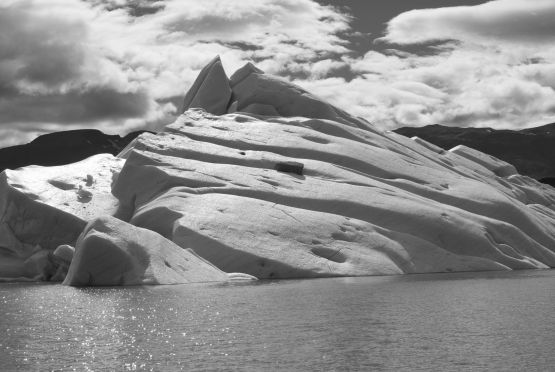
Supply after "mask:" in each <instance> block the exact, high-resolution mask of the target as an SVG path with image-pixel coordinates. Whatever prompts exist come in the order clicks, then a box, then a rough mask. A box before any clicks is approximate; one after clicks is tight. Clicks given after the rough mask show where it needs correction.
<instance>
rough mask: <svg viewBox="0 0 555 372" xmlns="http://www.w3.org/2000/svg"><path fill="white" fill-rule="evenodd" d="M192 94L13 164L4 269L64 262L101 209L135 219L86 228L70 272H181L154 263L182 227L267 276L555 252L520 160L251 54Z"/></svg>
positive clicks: (554, 195)
mask: <svg viewBox="0 0 555 372" xmlns="http://www.w3.org/2000/svg"><path fill="white" fill-rule="evenodd" d="M184 109H185V110H186V111H185V112H184V113H183V115H181V116H180V117H179V118H178V120H177V121H176V122H175V123H173V124H171V125H169V126H167V127H166V129H165V131H164V132H162V133H159V134H150V133H145V134H143V135H141V136H139V137H138V138H136V139H135V140H134V141H133V142H131V143H130V144H129V145H128V146H127V147H126V148H125V149H124V150H123V151H122V152H121V153H120V155H118V158H113V157H100V158H99V157H93V158H91V159H88V160H86V161H84V162H81V163H76V164H73V165H70V166H64V167H54V168H33V167H28V168H23V169H20V170H17V171H6V172H4V173H2V175H1V177H0V195H1V197H0V216H2V217H1V218H0V229H1V230H0V247H1V251H0V252H1V257H0V259H1V260H0V276H1V277H10V278H19V277H25V278H34V279H39V280H48V279H51V278H58V277H59V271H60V270H59V266H58V267H56V257H57V256H56V255H52V254H51V252H53V251H54V250H55V249H56V247H58V246H59V245H64V244H68V245H71V246H74V245H75V242H76V240H77V237H78V236H79V234H80V233H81V232H82V230H83V229H84V228H85V225H86V223H87V221H91V220H95V219H96V218H97V217H99V216H104V215H113V216H115V217H117V218H118V219H119V220H121V221H124V222H121V223H120V222H118V221H117V220H113V219H108V221H111V222H109V224H113V225H114V226H116V225H117V226H116V227H117V228H109V229H108V230H106V231H109V233H106V231H104V230H103V229H104V228H103V227H102V226H104V225H106V223H104V222H102V223H100V222H98V221H99V220H96V221H97V222H95V223H93V224H92V225H89V228H87V229H85V232H84V233H83V234H84V235H83V236H84V237H83V239H82V241H81V243H79V244H77V247H76V253H75V256H74V258H73V260H72V261H71V266H70V270H69V272H70V275H68V277H67V280H66V284H72V285H82V284H91V278H92V284H94V283H97V284H98V283H102V284H104V283H108V284H138V283H144V281H145V280H146V282H152V283H154V282H158V283H166V282H171V280H170V279H167V278H168V275H169V274H168V273H166V272H164V271H158V273H159V274H156V275H150V274H149V275H144V273H146V272H150V271H149V270H151V269H149V267H157V268H161V269H163V270H165V269H164V267H166V268H167V266H162V265H161V262H162V261H163V260H166V261H167V262H168V263H169V264H170V265H172V266H173V265H174V264H177V263H179V262H181V261H180V260H182V257H181V254H180V253H177V252H180V251H176V250H175V247H176V246H175V245H173V244H172V243H171V242H173V243H175V244H177V245H178V246H180V247H181V248H183V249H191V250H193V251H194V252H195V253H196V254H197V255H199V256H200V257H202V259H204V260H206V261H208V262H210V263H211V264H213V265H215V266H216V267H217V268H219V269H220V270H222V271H223V272H227V273H232V272H242V273H246V274H250V275H253V276H255V277H258V278H301V277H302V278H304V277H328V276H356V275H382V274H404V273H427V272H450V271H476V270H511V269H533V268H548V267H553V266H555V252H554V251H555V204H554V202H555V189H553V188H550V187H549V186H545V185H542V184H540V183H538V182H537V181H535V180H533V179H531V178H528V177H525V176H521V175H519V174H517V173H516V171H515V170H514V167H512V166H511V165H510V164H508V163H505V162H503V161H500V160H498V159H496V158H493V157H490V156H488V155H485V154H482V153H480V152H477V151H475V150H472V149H469V148H466V147H458V148H455V149H453V151H444V150H442V149H440V148H438V147H437V146H434V145H432V144H430V143H427V142H426V141H424V140H422V139H419V138H413V139H409V138H406V137H404V136H401V135H397V134H395V133H392V132H382V131H380V130H379V129H377V128H374V127H373V126H372V125H371V124H370V123H368V122H366V121H365V120H363V119H360V118H355V117H353V116H351V115H349V114H348V113H346V112H344V111H342V110H340V109H338V108H336V107H334V106H332V105H330V104H328V103H326V102H323V101H322V100H320V99H319V98H317V97H315V96H313V95H311V94H310V93H309V92H306V91H305V90H303V89H302V88H300V87H298V86H295V85H292V84H290V83H289V82H287V81H285V80H282V79H279V78H275V77H272V76H269V75H266V74H264V73H263V72H262V71H260V70H259V69H257V68H256V67H254V66H253V65H251V64H247V65H245V66H244V67H243V68H241V69H240V70H238V71H237V72H236V73H235V74H233V76H231V78H227V75H226V73H225V71H224V70H223V67H222V64H221V61H220V60H219V58H216V59H214V60H213V61H212V62H210V63H209V64H208V65H207V67H206V68H205V69H203V71H202V72H201V74H200V75H199V77H198V79H197V81H196V82H195V83H194V84H193V86H192V87H191V89H190V90H189V92H188V93H187V95H186V98H185V100H184ZM123 162H125V163H124V164H123V167H121V165H122V163H123ZM106 218H107V217H106ZM102 221H104V220H102ZM98 224H99V225H98ZM131 225H134V226H136V227H138V228H142V229H147V230H151V231H152V232H155V233H158V234H160V235H161V236H162V237H164V238H166V239H167V240H169V241H166V240H164V238H162V237H160V236H159V235H155V236H156V239H154V238H152V239H154V240H152V239H151V238H144V239H142V238H138V240H137V239H136V240H133V239H135V238H133V237H134V236H135V235H134V234H137V235H136V236H139V237H140V236H142V235H143V234H144V235H145V236H147V235H149V233H148V231H145V230H142V229H137V230H135V227H133V226H131ZM90 226H93V227H90ZM98 226H100V227H99V228H98V229H97V227H98ZM122 226H123V227H122ZM101 227H102V228H101ZM99 229H100V230H99ZM97 231H100V232H102V231H104V232H103V233H102V234H104V235H103V236H104V237H103V238H102V239H101V241H100V242H99V245H95V244H92V243H90V242H89V240H91V239H92V242H95V239H97V238H95V237H96V236H97V235H98V234H97ZM99 234H100V233H99ZM102 234H101V235H102ZM106 234H107V235H106ZM153 234H154V233H153ZM89 236H90V238H89ZM153 236H154V235H153ZM160 239H162V240H160ZM143 240H144V243H145V244H144V246H143V247H142V248H140V249H139V251H141V252H143V251H144V252H149V253H148V255H147V256H148V257H153V260H154V261H152V262H157V263H156V264H154V266H149V265H148V264H146V263H145V262H143V261H140V260H139V261H137V260H136V257H137V253H136V252H137V251H136V250H135V248H132V249H131V248H130V244H131V243H130V242H132V241H135V243H137V244H139V245H140V244H142V243H143ZM154 241H156V242H154ZM149 242H154V243H149ZM135 243H132V244H131V245H132V246H135V245H136V244H135ZM154 246H156V247H157V246H171V247H172V248H169V250H167V249H160V250H156V249H155V247H154ZM95 247H104V248H99V249H98V252H97V251H95ZM106 247H110V248H109V249H105V248H106ZM79 252H90V253H87V254H86V255H85V254H84V253H79ZM118 252H119V253H118ZM122 252H123V253H122ZM89 254H90V255H89ZM96 255H99V256H98V257H101V259H99V260H100V261H98V262H100V264H99V263H98V262H96V261H95V260H97V256H96ZM52 256H54V258H52ZM139 256H141V254H139ZM83 257H85V258H86V257H89V258H90V257H92V258H93V259H92V260H86V259H84V258H83ZM141 257H142V256H141ZM130 262H131V264H130ZM141 262H142V263H141ZM199 262H204V261H199ZM58 263H59V262H58ZM103 265H106V267H104V266H103ZM164 265H165V264H164ZM199 265H200V266H202V267H204V266H203V264H202V263H201V264H199ZM108 266H109V267H111V268H113V270H112V271H109V272H108V274H106V272H105V271H103V270H104V269H106V270H108ZM129 267H131V268H133V270H131V271H129V270H127V268H129ZM77 268H78V269H77ZM97 269H98V270H97ZM200 269H201V268H199V270H200ZM95 270H96V271H95ZM126 270H127V271H126ZM137 270H138V271H137ZM128 271H129V272H131V273H134V274H132V275H131V274H130V276H129V275H127V274H124V272H128ZM54 272H55V273H54ZM91 272H93V273H95V274H94V275H92V276H91V275H89V274H87V273H91ZM137 273H138V274H137ZM172 275H173V274H172ZM170 276H171V275H170ZM229 277H231V278H235V277H238V278H241V277H244V276H241V275H235V274H233V275H230V276H229ZM76 278H77V279H76ZM121 278H123V280H122V279H121ZM155 278H162V279H160V280H159V279H156V280H158V281H156V280H155ZM185 281H187V280H185Z"/></svg>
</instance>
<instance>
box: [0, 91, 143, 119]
mask: <svg viewBox="0 0 555 372" xmlns="http://www.w3.org/2000/svg"><path fill="white" fill-rule="evenodd" d="M149 105H150V101H149V97H148V95H147V94H146V93H145V92H137V93H121V92H115V91H113V90H110V89H107V88H97V89H94V90H89V91H84V92H67V93H65V94H59V93H56V94H49V95H40V96H33V95H25V94H18V95H15V96H12V97H9V98H4V99H2V100H0V122H4V123H6V122H25V123H33V122H40V123H59V124H74V123H87V122H94V121H99V120H118V119H124V118H136V117H141V116H143V115H144V114H145V113H146V112H147V111H148V110H149Z"/></svg>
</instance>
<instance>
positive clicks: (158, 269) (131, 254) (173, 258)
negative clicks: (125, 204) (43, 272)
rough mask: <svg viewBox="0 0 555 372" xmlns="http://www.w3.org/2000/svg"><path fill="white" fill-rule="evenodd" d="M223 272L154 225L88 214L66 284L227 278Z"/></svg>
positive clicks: (165, 281) (195, 280)
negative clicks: (141, 225)
mask: <svg viewBox="0 0 555 372" xmlns="http://www.w3.org/2000/svg"><path fill="white" fill-rule="evenodd" d="M227 280H228V277H227V275H226V273H224V272H223V271H220V270H218V269H217V268H216V267H214V266H213V265H211V264H210V263H209V262H206V261H204V260H203V259H202V258H199V257H198V256H197V255H196V254H195V253H194V252H193V251H191V250H188V249H182V248H180V247H179V246H177V245H176V244H174V243H172V242H170V241H168V240H167V239H164V238H163V237H162V236H160V235H158V234H156V233H155V232H153V231H149V230H145V229H141V228H139V227H135V226H132V225H129V224H128V223H126V222H123V221H121V220H118V219H116V218H114V217H109V216H103V217H99V218H96V219H94V220H92V221H91V222H90V223H89V224H88V225H87V227H86V228H85V229H84V230H83V233H82V234H81V236H80V237H79V239H78V241H77V246H76V247H75V255H74V257H73V260H72V261H71V265H70V266H69V271H68V274H67V276H66V277H65V280H64V284H66V285H73V286H90V285H95V286H99V285H102V286H114V285H144V284H183V283H196V282H214V281H227Z"/></svg>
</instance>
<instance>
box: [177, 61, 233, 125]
mask: <svg viewBox="0 0 555 372" xmlns="http://www.w3.org/2000/svg"><path fill="white" fill-rule="evenodd" d="M230 99H231V87H230V86H229V80H228V78H227V75H226V74H225V71H224V68H223V66H222V61H221V60H220V56H216V57H215V58H214V59H213V60H212V61H210V63H208V64H207V65H206V66H205V67H204V68H203V69H202V70H201V72H200V74H199V75H198V77H197V79H196V80H195V82H194V83H193V85H192V86H191V88H190V89H189V91H188V92H187V94H186V95H185V101H184V105H183V112H185V111H187V110H188V109H190V108H202V109H204V110H205V111H206V112H209V113H211V114H214V115H222V114H225V113H226V111H227V106H228V104H229V100H230Z"/></svg>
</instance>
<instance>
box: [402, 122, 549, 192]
mask: <svg viewBox="0 0 555 372" xmlns="http://www.w3.org/2000/svg"><path fill="white" fill-rule="evenodd" d="M395 132H397V133H399V134H402V135H404V136H407V137H414V136H417V137H420V138H422V139H424V140H426V141H428V142H431V143H433V144H434V145H437V146H440V147H442V148H444V149H446V150H449V149H451V148H453V147H455V146H457V145H465V146H468V147H472V148H474V149H476V150H479V151H482V152H485V153H487V154H490V155H493V156H495V157H496V158H499V159H501V160H504V161H506V162H508V163H511V164H513V165H514V166H515V167H516V168H517V170H518V171H519V173H521V174H524V175H527V176H530V177H533V178H535V179H538V180H540V181H542V182H545V183H549V184H551V185H553V184H555V123H552V124H547V125H544V126H541V127H536V128H530V129H524V130H520V131H514V130H495V129H491V128H458V127H447V126H443V125H428V126H426V127H421V128H413V127H404V128H399V129H396V130H395Z"/></svg>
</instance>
